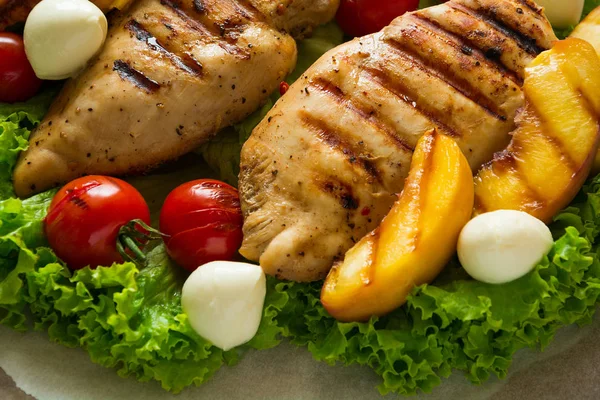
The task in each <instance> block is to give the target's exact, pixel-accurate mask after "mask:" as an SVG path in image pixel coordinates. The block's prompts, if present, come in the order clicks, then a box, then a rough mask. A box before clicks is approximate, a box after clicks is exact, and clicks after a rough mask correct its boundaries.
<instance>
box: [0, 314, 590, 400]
mask: <svg viewBox="0 0 600 400" xmlns="http://www.w3.org/2000/svg"><path fill="white" fill-rule="evenodd" d="M0 342H1V343H2V344H1V346H0V368H1V370H0V399H2V400H24V399H27V400H30V399H32V398H35V399H38V400H54V399H61V400H71V399H73V400H74V399H77V400H80V399H86V400H96V399H115V400H116V399H144V400H154V399H157V400H163V399H165V400H166V399H179V400H188V399H200V398H202V399H215V400H220V399H228V400H237V399H240V400H241V399H244V400H255V399H261V400H262V399H265V400H266V399H268V400H275V399H277V400H287V399H290V400H292V399H294V400H296V399H298V400H304V399H311V400H328V399H368V400H370V399H373V400H375V399H379V398H380V396H379V394H378V392H377V391H376V389H375V388H374V386H375V385H376V384H377V383H378V382H379V379H378V377H377V376H375V374H374V373H373V372H372V371H370V370H369V369H368V368H362V367H358V366H354V367H346V368H344V367H341V366H340V367H335V368H333V367H329V366H327V365H326V364H323V363H317V362H316V361H314V360H313V359H312V358H311V356H310V355H309V354H308V352H307V351H306V350H305V349H303V348H295V347H292V346H291V345H288V344H282V345H281V346H279V347H278V348H275V349H271V350H267V351H261V352H254V353H251V354H249V355H248V356H247V357H246V358H245V359H244V360H243V361H242V362H241V363H240V364H239V365H238V366H236V367H233V368H222V369H221V371H220V372H219V373H217V375H216V376H215V377H214V378H213V379H212V380H211V381H209V382H208V383H207V384H205V385H203V386H202V387H200V388H192V389H188V390H186V391H184V392H183V393H181V394H180V395H178V396H173V395H170V394H168V393H166V392H164V391H163V390H162V389H160V387H159V386H158V385H157V384H155V383H138V382H136V381H134V380H132V379H122V378H119V377H118V376H117V375H116V373H115V372H114V371H113V370H110V369H105V368H103V367H100V366H98V365H95V364H93V363H91V362H90V361H89V359H88V358H87V355H86V354H85V353H84V352H83V351H82V350H80V349H67V348H64V347H61V346H59V345H56V344H53V343H50V342H49V341H48V340H47V338H46V337H45V336H44V334H40V333H27V334H21V333H17V332H14V331H12V330H10V329H8V328H4V327H0ZM599 364H600V318H596V319H595V321H594V323H593V324H592V325H589V326H586V327H583V328H578V327H575V326H571V327H566V328H563V329H562V330H561V331H560V332H559V334H558V336H557V339H556V340H555V342H554V343H553V344H552V345H551V346H550V347H549V348H548V349H547V350H546V352H544V353H541V354H540V353H536V352H531V351H528V350H525V351H521V352H519V353H518V354H517V356H516V357H515V360H514V363H513V366H512V368H511V372H510V374H509V377H508V378H507V379H506V380H503V381H501V380H498V379H496V378H492V379H490V380H489V381H488V382H487V383H486V384H485V385H483V386H473V385H470V384H469V383H468V382H467V381H466V380H465V379H464V377H463V376H462V375H461V374H460V373H455V374H454V375H453V376H452V377H451V378H450V379H449V380H447V381H445V382H444V383H443V384H442V385H441V386H440V387H438V388H436V390H434V392H433V393H432V394H429V395H421V396H418V397H417V398H418V399H426V400H433V399H436V400H437V399H491V400H504V399H507V400H508V399H534V400H535V399H600V374H599V372H600V369H599V368H598V367H599ZM2 370H3V371H2ZM4 371H5V372H4ZM6 374H8V375H9V376H10V377H12V379H11V378H9V377H8V376H7V375H6ZM13 379H14V381H13ZM15 382H16V385H17V386H18V387H20V388H21V389H22V390H21V389H17V388H16V387H15ZM26 393H29V394H31V395H33V396H34V397H30V396H28V395H27V394H26ZM386 398H388V399H391V398H397V396H387V397H386ZM413 398H414V397H413Z"/></svg>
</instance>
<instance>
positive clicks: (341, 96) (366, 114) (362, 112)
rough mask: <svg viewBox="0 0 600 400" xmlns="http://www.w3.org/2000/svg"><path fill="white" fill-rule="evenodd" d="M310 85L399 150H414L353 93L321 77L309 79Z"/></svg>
mask: <svg viewBox="0 0 600 400" xmlns="http://www.w3.org/2000/svg"><path fill="white" fill-rule="evenodd" d="M310 86H311V88H312V89H316V90H318V91H320V92H322V93H325V94H327V95H329V96H330V97H332V98H333V99H334V100H335V101H336V102H337V103H338V104H340V105H341V106H343V107H345V108H346V109H347V110H350V111H352V112H353V113H355V114H357V115H359V116H360V117H361V118H362V119H363V120H364V121H366V122H368V123H369V125H371V126H372V127H373V128H375V129H377V130H378V131H380V132H382V133H383V134H385V136H386V137H387V138H389V139H391V142H392V143H393V144H394V145H396V147H398V148H399V150H401V151H404V152H410V153H412V152H413V151H414V150H415V149H414V148H413V147H411V146H410V145H409V144H408V143H406V142H405V141H404V140H402V138H400V137H399V136H398V135H397V133H396V130H395V129H394V128H393V127H391V126H389V125H387V124H386V121H384V120H383V119H382V116H381V115H376V111H375V110H373V109H370V110H369V109H367V108H366V107H365V106H364V105H362V104H359V102H358V101H357V99H356V97H355V96H354V95H352V94H347V93H344V91H343V90H342V89H341V88H340V87H338V86H336V85H335V84H333V83H332V82H329V81H327V80H326V79H324V78H322V77H319V78H317V79H315V80H313V81H311V82H310ZM374 117H375V118H374Z"/></svg>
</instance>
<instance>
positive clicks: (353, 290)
mask: <svg viewBox="0 0 600 400" xmlns="http://www.w3.org/2000/svg"><path fill="white" fill-rule="evenodd" d="M473 197H474V195H473V175H472V172H471V168H470V167H469V163H468V162H467V160H466V158H465V156H464V155H463V154H462V152H461V150H460V148H459V147H458V145H457V144H456V143H455V142H454V140H453V139H451V138H450V137H448V136H444V135H442V134H439V133H437V132H435V131H431V132H429V133H427V134H426V135H424V136H423V137H422V138H421V139H420V140H419V142H418V144H417V148H416V150H415V153H414V155H413V158H412V162H411V168H410V173H409V176H408V178H407V179H406V184H405V186H404V190H403V191H402V194H400V196H399V198H398V200H397V201H396V203H395V204H394V206H393V207H392V209H391V211H390V212H389V214H388V215H387V216H386V217H385V219H384V220H383V222H382V223H381V225H380V226H379V227H378V228H377V229H375V230H374V231H373V232H371V233H370V234H368V235H367V236H365V237H364V238H363V239H362V240H361V241H359V242H358V243H357V244H356V245H355V246H354V247H353V248H352V249H350V250H349V251H348V252H347V253H346V257H345V259H344V261H343V262H340V263H337V264H336V265H334V266H333V269H332V270H331V271H330V272H329V275H328V276H327V279H326V280H325V284H324V286H323V289H322V291H321V302H322V303H323V306H324V307H325V309H327V311H328V312H329V313H330V314H331V315H332V316H333V317H335V318H336V319H338V320H341V321H362V320H367V319H369V318H370V317H371V316H373V315H383V314H386V313H388V312H390V311H392V310H394V309H395V308H397V307H399V306H401V305H402V304H403V303H404V302H405V301H406V297H407V296H408V294H409V293H410V291H411V290H412V289H413V288H414V287H415V286H416V285H420V284H423V283H426V282H431V281H432V280H433V279H434V278H435V277H436V276H437V275H438V274H439V273H440V272H441V271H442V269H443V268H444V266H445V265H446V263H447V262H448V260H449V259H450V257H451V256H452V254H454V252H455V250H456V243H457V241H458V235H459V233H460V231H461V229H462V228H463V226H464V225H465V224H466V223H467V222H468V221H469V218H470V217H471V212H472V207H473Z"/></svg>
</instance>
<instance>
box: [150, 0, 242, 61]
mask: <svg viewBox="0 0 600 400" xmlns="http://www.w3.org/2000/svg"><path fill="white" fill-rule="evenodd" d="M160 4H162V5H163V6H165V7H168V8H170V9H171V10H173V12H174V13H175V14H176V15H177V16H178V17H179V18H181V20H182V21H184V22H185V23H186V25H187V26H188V27H189V28H190V29H193V30H195V31H196V32H199V33H200V34H201V35H203V36H205V37H206V38H207V39H210V40H213V41H214V42H215V43H217V44H218V45H219V47H221V48H222V49H223V50H225V51H226V52H227V53H228V54H231V55H234V56H237V57H239V58H241V59H243V60H248V59H250V52H249V51H248V49H245V48H242V47H240V46H238V45H237V44H235V42H236V41H237V39H236V38H235V37H232V36H230V35H226V34H227V31H228V29H230V28H231V27H230V26H226V25H224V24H215V26H214V28H216V29H214V28H213V29H211V27H210V26H207V25H205V24H203V23H202V21H201V20H200V19H199V18H193V17H192V16H191V15H190V14H189V13H190V12H193V13H197V11H196V10H195V8H194V6H193V5H192V7H184V5H183V4H182V3H181V1H180V0H161V2H160ZM189 8H191V9H189ZM236 27H237V28H238V29H241V26H240V25H236ZM234 36H235V35H234ZM228 39H229V40H228Z"/></svg>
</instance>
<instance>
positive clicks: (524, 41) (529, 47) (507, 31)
mask: <svg viewBox="0 0 600 400" xmlns="http://www.w3.org/2000/svg"><path fill="white" fill-rule="evenodd" d="M448 6H449V7H451V8H453V9H455V10H457V11H459V12H462V13H464V14H467V15H469V16H471V17H473V18H476V19H478V20H480V21H481V22H483V23H485V24H486V25H488V26H489V27H490V28H492V29H495V30H497V31H498V32H500V33H502V34H503V35H504V36H507V37H509V38H511V39H512V40H514V41H515V43H517V45H518V46H519V47H520V48H521V49H523V50H525V51H526V52H527V53H529V54H530V55H532V56H534V57H535V56H537V55H538V54H540V53H541V52H543V51H544V50H546V49H544V48H543V47H540V46H539V45H538V44H537V42H536V40H535V38H533V37H529V36H526V35H524V34H522V33H521V32H518V31H516V30H514V29H512V28H511V27H509V26H507V25H506V24H505V23H504V22H502V21H500V20H498V19H497V18H496V15H495V14H494V13H493V12H491V10H479V11H476V10H472V9H470V8H468V7H465V6H463V5H461V4H457V3H454V2H449V3H448ZM484 12H485V13H484ZM501 51H502V50H500V49H496V50H494V49H490V50H488V51H487V52H486V53H485V55H486V57H488V58H490V59H493V60H495V59H498V58H499V57H500V54H501V53H500V54H498V52H501Z"/></svg>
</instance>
